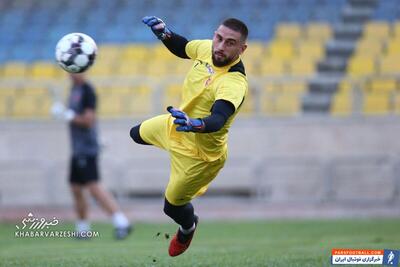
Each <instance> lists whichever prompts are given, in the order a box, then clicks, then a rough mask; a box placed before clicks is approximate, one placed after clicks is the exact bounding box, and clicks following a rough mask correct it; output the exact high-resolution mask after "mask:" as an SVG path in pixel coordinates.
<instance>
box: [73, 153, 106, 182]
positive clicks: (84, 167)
mask: <svg viewBox="0 0 400 267" xmlns="http://www.w3.org/2000/svg"><path fill="white" fill-rule="evenodd" d="M99 179H100V177H99V171H98V167H97V156H73V157H72V158H71V164H70V174H69V182H70V183H71V184H81V185H84V184H87V183H89V182H96V181H98V180H99Z"/></svg>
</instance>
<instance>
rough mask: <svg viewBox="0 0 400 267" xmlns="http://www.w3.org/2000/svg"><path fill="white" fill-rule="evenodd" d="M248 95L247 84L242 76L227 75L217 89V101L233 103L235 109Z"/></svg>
mask: <svg viewBox="0 0 400 267" xmlns="http://www.w3.org/2000/svg"><path fill="white" fill-rule="evenodd" d="M246 93H247V82H246V80H245V78H244V77H243V76H241V75H238V74H235V73H232V74H227V75H226V77H224V78H223V79H222V80H221V82H220V84H219V85H218V87H217V91H216V95H215V100H219V99H222V100H226V101H229V102H231V103H232V104H233V105H234V106H235V109H238V108H239V106H240V105H241V104H242V102H243V99H244V97H245V96H246Z"/></svg>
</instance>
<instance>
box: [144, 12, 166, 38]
mask: <svg viewBox="0 0 400 267" xmlns="http://www.w3.org/2000/svg"><path fill="white" fill-rule="evenodd" d="M142 21H143V23H144V24H146V25H147V26H149V27H150V28H151V30H152V31H153V33H154V34H155V35H156V36H157V38H158V39H160V40H165V39H167V38H169V37H170V36H171V34H172V33H171V31H170V30H169V29H168V28H167V25H165V23H164V21H162V20H161V19H160V18H157V17H155V16H146V17H144V18H143V19H142Z"/></svg>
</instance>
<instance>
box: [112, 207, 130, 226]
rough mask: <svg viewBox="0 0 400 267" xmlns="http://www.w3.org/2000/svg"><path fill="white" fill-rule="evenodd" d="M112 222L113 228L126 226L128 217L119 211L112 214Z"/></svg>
mask: <svg viewBox="0 0 400 267" xmlns="http://www.w3.org/2000/svg"><path fill="white" fill-rule="evenodd" d="M112 222H113V225H114V227H115V228H126V227H128V226H129V221H128V218H126V216H125V215H124V214H123V213H122V212H120V211H117V212H115V213H114V214H113V215H112Z"/></svg>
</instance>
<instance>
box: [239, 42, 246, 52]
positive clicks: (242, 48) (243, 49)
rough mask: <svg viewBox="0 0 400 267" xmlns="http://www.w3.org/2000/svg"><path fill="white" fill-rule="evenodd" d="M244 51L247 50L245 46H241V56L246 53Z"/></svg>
mask: <svg viewBox="0 0 400 267" xmlns="http://www.w3.org/2000/svg"><path fill="white" fill-rule="evenodd" d="M246 49H247V44H243V45H242V47H241V51H240V54H243V53H244V51H246Z"/></svg>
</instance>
